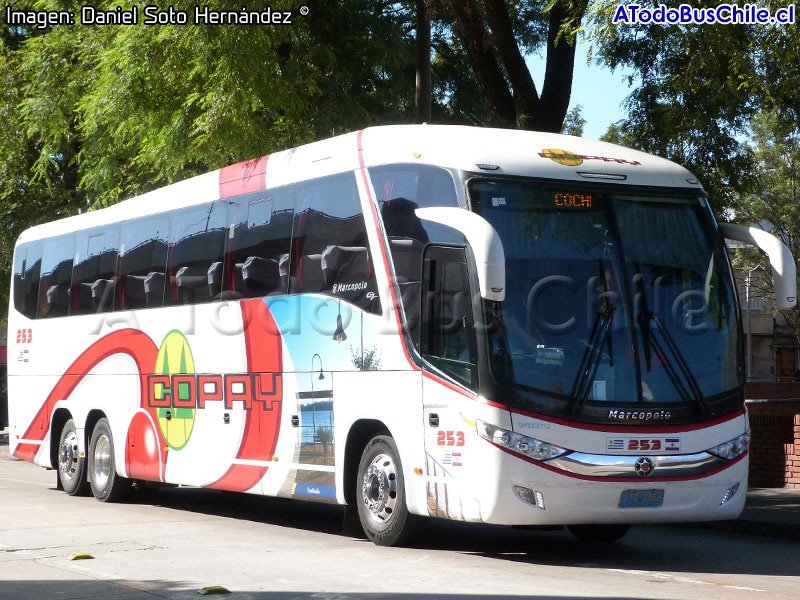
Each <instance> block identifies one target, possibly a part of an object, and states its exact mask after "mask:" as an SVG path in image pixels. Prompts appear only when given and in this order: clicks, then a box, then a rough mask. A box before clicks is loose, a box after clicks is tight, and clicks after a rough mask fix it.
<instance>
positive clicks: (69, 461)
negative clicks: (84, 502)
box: [58, 419, 89, 496]
mask: <svg viewBox="0 0 800 600" xmlns="http://www.w3.org/2000/svg"><path fill="white" fill-rule="evenodd" d="M58 480H59V481H60V482H61V487H63V488H64V491H65V492H66V493H67V494H69V495H70V496H81V495H83V494H85V493H86V491H87V490H88V488H89V483H88V482H87V481H86V458H85V457H84V456H81V455H80V452H79V451H78V431H77V429H76V428H75V421H73V420H72V419H70V420H69V421H67V422H66V423H64V427H63V428H62V429H61V440H60V441H59V443H58Z"/></svg>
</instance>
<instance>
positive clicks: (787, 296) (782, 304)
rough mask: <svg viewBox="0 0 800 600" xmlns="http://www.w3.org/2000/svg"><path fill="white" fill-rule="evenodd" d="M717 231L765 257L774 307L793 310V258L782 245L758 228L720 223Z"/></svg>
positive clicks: (794, 286) (794, 299) (794, 281)
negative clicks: (771, 286)
mask: <svg viewBox="0 0 800 600" xmlns="http://www.w3.org/2000/svg"><path fill="white" fill-rule="evenodd" d="M719 230H720V232H721V233H722V235H723V236H725V237H726V238H727V239H729V240H736V241H737V242H744V243H745V244H750V245H751V246H755V247H756V248H758V249H760V250H761V251H762V252H764V253H765V254H766V255H767V257H768V258H769V264H770V266H771V267H772V284H773V287H774V289H775V306H777V307H778V308H781V309H785V308H794V306H795V304H797V270H796V267H795V264H794V257H793V256H792V253H791V252H789V249H788V248H787V247H786V246H785V245H784V243H783V242H781V241H780V240H779V239H778V238H777V237H775V236H774V235H772V234H771V233H767V232H766V231H764V230H763V229H759V228H758V227H748V226H747V225H735V224H733V223H720V225H719Z"/></svg>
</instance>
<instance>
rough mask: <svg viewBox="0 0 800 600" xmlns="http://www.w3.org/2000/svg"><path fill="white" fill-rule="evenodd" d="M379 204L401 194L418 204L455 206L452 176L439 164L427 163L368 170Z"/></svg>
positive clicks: (421, 206) (454, 189)
mask: <svg viewBox="0 0 800 600" xmlns="http://www.w3.org/2000/svg"><path fill="white" fill-rule="evenodd" d="M369 175H370V178H371V179H372V187H373V188H374V189H375V196H376V197H377V200H378V203H379V205H380V206H383V204H384V203H386V202H391V201H392V200H396V199H398V198H404V199H405V200H409V201H410V202H413V203H414V204H416V205H417V207H419V208H424V207H426V206H456V207H457V206H458V199H457V197H456V187H455V183H454V182H453V177H452V175H450V173H448V172H447V171H445V170H444V169H441V168H439V167H430V166H428V165H386V166H384V167H375V168H371V169H370V170H369Z"/></svg>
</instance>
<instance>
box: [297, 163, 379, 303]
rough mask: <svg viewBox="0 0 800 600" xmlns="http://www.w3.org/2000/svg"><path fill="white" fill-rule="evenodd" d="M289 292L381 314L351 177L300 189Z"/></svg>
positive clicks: (313, 184)
mask: <svg viewBox="0 0 800 600" xmlns="http://www.w3.org/2000/svg"><path fill="white" fill-rule="evenodd" d="M298 188H299V189H298V193H297V196H296V199H295V217H294V228H293V235H292V253H291V261H292V265H291V277H290V292H293V293H303V294H308V293H322V294H327V295H330V296H333V297H335V298H341V299H343V300H346V301H348V302H352V303H353V304H356V305H357V306H359V307H361V308H363V309H364V310H367V311H369V312H373V313H379V312H380V300H379V298H378V293H377V292H378V289H377V283H376V280H375V269H374V266H373V263H372V258H371V256H370V252H369V242H368V240H367V230H366V225H365V223H364V215H363V213H362V211H361V202H360V200H359V197H358V188H357V187H356V183H355V179H354V175H353V174H352V173H347V174H344V175H334V176H331V177H326V178H324V179H318V180H315V181H311V182H307V183H304V184H300V185H299V186H298Z"/></svg>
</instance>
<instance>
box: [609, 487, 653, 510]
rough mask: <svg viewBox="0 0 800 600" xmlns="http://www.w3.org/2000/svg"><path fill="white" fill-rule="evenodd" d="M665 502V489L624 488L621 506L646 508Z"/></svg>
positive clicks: (620, 500)
mask: <svg viewBox="0 0 800 600" xmlns="http://www.w3.org/2000/svg"><path fill="white" fill-rule="evenodd" d="M662 504H664V490H623V492H622V495H621V496H620V497H619V506H620V508H644V507H650V506H661V505H662Z"/></svg>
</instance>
